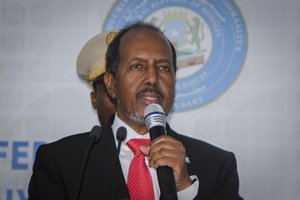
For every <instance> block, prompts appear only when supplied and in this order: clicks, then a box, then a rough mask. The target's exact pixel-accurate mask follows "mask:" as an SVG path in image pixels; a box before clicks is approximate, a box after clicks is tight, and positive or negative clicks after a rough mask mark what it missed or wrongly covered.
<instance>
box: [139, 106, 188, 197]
mask: <svg viewBox="0 0 300 200" xmlns="http://www.w3.org/2000/svg"><path fill="white" fill-rule="evenodd" d="M144 119H145V124H146V126H147V129H148V131H149V133H150V138H151V140H152V142H151V148H150V151H149V152H145V153H148V155H150V160H149V162H150V165H152V166H153V167H154V168H156V169H157V176H158V182H159V186H160V190H161V195H162V196H163V199H177V190H178V191H180V190H183V189H185V188H186V187H188V186H190V185H191V184H192V183H191V180H190V178H189V175H188V173H187V170H186V166H185V148H184V146H183V145H182V143H181V142H180V141H178V140H176V139H174V138H172V137H170V136H167V135H166V116H165V114H164V111H163V109H162V108H161V106H160V105H158V104H150V105H148V106H146V108H145V111H144ZM175 181H176V182H175ZM176 189H177V190H176Z"/></svg>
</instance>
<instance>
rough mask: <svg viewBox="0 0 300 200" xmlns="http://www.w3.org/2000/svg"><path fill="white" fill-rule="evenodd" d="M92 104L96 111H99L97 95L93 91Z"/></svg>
mask: <svg viewBox="0 0 300 200" xmlns="http://www.w3.org/2000/svg"><path fill="white" fill-rule="evenodd" d="M90 96H91V103H92V106H93V108H94V109H97V94H96V92H95V91H92V92H91V94H90Z"/></svg>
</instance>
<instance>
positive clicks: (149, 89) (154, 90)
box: [137, 86, 164, 97]
mask: <svg viewBox="0 0 300 200" xmlns="http://www.w3.org/2000/svg"><path fill="white" fill-rule="evenodd" d="M145 93H154V94H156V95H158V96H159V97H164V95H163V93H162V92H161V90H160V89H159V88H157V87H153V86H147V87H146V88H144V89H143V90H141V91H139V92H138V93H137V96H138V97H139V96H142V95H143V94H145Z"/></svg>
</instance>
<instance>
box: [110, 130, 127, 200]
mask: <svg viewBox="0 0 300 200" xmlns="http://www.w3.org/2000/svg"><path fill="white" fill-rule="evenodd" d="M126 137H127V130H126V128H125V127H123V126H121V127H120V128H118V130H117V135H116V138H117V140H118V147H117V155H116V158H115V160H114V163H113V170H114V171H113V198H112V199H113V200H115V187H116V184H115V182H116V168H117V163H118V158H119V154H120V150H121V144H122V142H123V141H124V140H125V139H126Z"/></svg>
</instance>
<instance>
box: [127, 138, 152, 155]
mask: <svg viewBox="0 0 300 200" xmlns="http://www.w3.org/2000/svg"><path fill="white" fill-rule="evenodd" d="M148 144H150V140H149V139H131V140H129V141H128V142H127V145H128V147H129V148H130V149H131V151H132V152H133V153H134V154H136V153H138V152H140V150H139V148H140V146H142V145H148Z"/></svg>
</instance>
